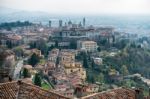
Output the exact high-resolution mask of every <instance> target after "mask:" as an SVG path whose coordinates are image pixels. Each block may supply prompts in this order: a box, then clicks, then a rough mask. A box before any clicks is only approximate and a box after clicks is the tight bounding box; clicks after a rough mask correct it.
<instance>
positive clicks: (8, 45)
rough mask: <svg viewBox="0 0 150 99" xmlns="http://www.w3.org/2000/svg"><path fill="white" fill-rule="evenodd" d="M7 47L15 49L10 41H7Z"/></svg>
mask: <svg viewBox="0 0 150 99" xmlns="http://www.w3.org/2000/svg"><path fill="white" fill-rule="evenodd" d="M6 45H7V47H8V48H12V47H13V44H12V42H11V41H8V40H7V41H6Z"/></svg>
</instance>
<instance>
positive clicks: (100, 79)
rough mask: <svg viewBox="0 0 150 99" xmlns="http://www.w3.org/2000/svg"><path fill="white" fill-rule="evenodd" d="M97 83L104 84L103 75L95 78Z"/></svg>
mask: <svg viewBox="0 0 150 99" xmlns="http://www.w3.org/2000/svg"><path fill="white" fill-rule="evenodd" d="M97 81H98V82H100V83H103V82H104V75H103V73H100V74H99V75H98V77H97Z"/></svg>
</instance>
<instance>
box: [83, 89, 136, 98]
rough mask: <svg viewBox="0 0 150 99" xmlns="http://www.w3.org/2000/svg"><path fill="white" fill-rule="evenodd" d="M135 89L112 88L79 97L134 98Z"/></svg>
mask: <svg viewBox="0 0 150 99" xmlns="http://www.w3.org/2000/svg"><path fill="white" fill-rule="evenodd" d="M135 94H136V93H135V91H134V90H131V89H126V88H119V89H113V90H111V91H107V92H100V93H95V94H91V95H89V96H85V97H82V98H81V99H136V98H135Z"/></svg>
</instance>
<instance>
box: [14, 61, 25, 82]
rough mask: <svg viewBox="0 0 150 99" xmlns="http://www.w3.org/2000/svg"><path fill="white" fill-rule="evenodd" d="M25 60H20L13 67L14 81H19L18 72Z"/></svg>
mask: <svg viewBox="0 0 150 99" xmlns="http://www.w3.org/2000/svg"><path fill="white" fill-rule="evenodd" d="M26 59H27V58H23V59H21V60H19V61H18V63H17V65H16V66H15V70H14V76H13V78H14V79H16V80H17V79H19V74H20V70H21V68H22V67H23V61H24V60H26Z"/></svg>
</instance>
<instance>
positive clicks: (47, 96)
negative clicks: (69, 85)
mask: <svg viewBox="0 0 150 99" xmlns="http://www.w3.org/2000/svg"><path fill="white" fill-rule="evenodd" d="M16 98H17V99H69V98H67V97H65V96H63V95H60V94H57V93H55V92H53V91H48V90H44V89H41V88H40V87H38V86H35V85H32V84H28V83H25V82H23V81H18V82H17V81H15V82H8V83H2V84H0V99H16Z"/></svg>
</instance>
